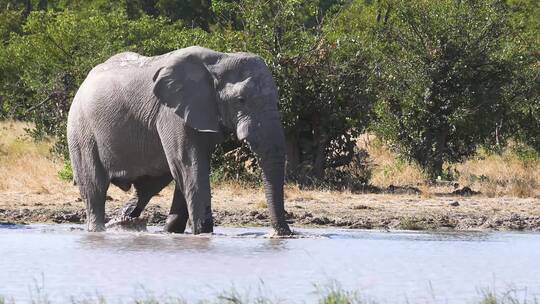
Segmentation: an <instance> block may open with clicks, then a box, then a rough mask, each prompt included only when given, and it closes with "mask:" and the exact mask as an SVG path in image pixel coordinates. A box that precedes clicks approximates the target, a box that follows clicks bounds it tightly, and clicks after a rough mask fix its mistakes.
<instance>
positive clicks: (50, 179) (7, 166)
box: [0, 121, 63, 193]
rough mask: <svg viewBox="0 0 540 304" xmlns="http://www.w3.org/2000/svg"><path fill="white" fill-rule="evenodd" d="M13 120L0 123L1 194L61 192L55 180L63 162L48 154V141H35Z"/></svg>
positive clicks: (22, 125)
mask: <svg viewBox="0 0 540 304" xmlns="http://www.w3.org/2000/svg"><path fill="white" fill-rule="evenodd" d="M31 127H32V126H31V125H30V124H28V123H23V122H16V121H3V122H0V191H15V192H20V191H22V192H27V191H30V192H35V193H50V192H51V191H52V190H53V189H61V188H63V187H62V182H61V181H60V180H59V179H58V178H56V177H57V172H58V171H59V169H60V168H61V166H62V162H60V161H59V160H58V159H55V158H54V157H52V156H51V155H50V148H51V145H52V142H51V141H50V140H47V139H45V140H42V141H40V142H36V141H34V140H33V139H32V138H31V137H30V136H28V134H27V132H26V129H28V128H31Z"/></svg>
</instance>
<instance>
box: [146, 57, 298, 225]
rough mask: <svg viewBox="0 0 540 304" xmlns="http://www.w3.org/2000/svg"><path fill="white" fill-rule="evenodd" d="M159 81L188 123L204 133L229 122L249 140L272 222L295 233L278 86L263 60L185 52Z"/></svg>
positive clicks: (157, 91) (157, 86)
mask: <svg viewBox="0 0 540 304" xmlns="http://www.w3.org/2000/svg"><path fill="white" fill-rule="evenodd" d="M203 50H204V49H203ZM154 82H155V87H154V93H155V94H156V96H158V97H159V98H160V99H161V100H163V101H164V102H165V103H167V104H168V105H169V106H172V107H174V108H175V109H176V113H178V114H179V115H180V116H181V117H182V118H183V119H184V120H185V121H186V124H187V125H189V126H191V127H192V128H194V129H196V130H198V131H200V132H218V131H219V128H220V126H223V127H225V128H226V129H229V130H231V131H234V132H235V133H236V135H237V137H238V139H239V140H246V141H247V143H248V144H249V146H250V147H251V149H252V150H253V152H254V153H255V154H256V155H257V156H258V158H259V161H260V164H261V168H262V171H263V179H264V185H265V193H266V199H267V202H268V209H269V212H270V215H271V218H272V225H273V227H274V229H275V230H276V232H277V233H278V235H289V234H291V231H290V229H289V226H288V225H287V223H286V221H285V209H284V205H283V183H284V174H285V173H284V172H285V170H284V167H285V137H284V132H283V127H282V125H281V121H280V114H279V112H278V108H277V101H278V94H277V88H276V85H275V83H274V80H273V78H272V74H271V73H270V70H269V69H268V67H267V66H266V64H265V63H264V62H263V60H262V59H261V58H259V57H257V56H255V55H251V54H246V53H236V54H221V53H215V52H211V53H205V54H204V56H202V55H199V54H189V55H183V56H179V57H178V58H175V60H174V61H173V62H172V63H171V64H170V65H169V66H166V67H164V68H162V69H160V71H158V72H157V73H156V76H154Z"/></svg>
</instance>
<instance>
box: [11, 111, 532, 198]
mask: <svg viewBox="0 0 540 304" xmlns="http://www.w3.org/2000/svg"><path fill="white" fill-rule="evenodd" d="M26 128H31V125H30V124H28V123H23V122H15V121H3V122H0V191H1V192H17V193H34V194H40V193H43V194H49V193H57V194H70V195H77V188H76V187H74V186H73V185H72V184H71V183H70V182H66V181H62V180H60V179H59V178H58V171H59V170H61V169H62V167H63V163H62V161H61V160H60V159H55V158H54V157H52V156H51V154H50V152H49V150H50V147H51V145H52V142H51V141H43V142H35V141H34V140H32V139H31V138H30V137H29V136H28V135H27V134H26V131H25V129H26ZM358 145H359V147H360V148H363V149H366V150H367V151H368V153H369V155H370V159H369V161H370V162H371V164H372V166H373V172H372V178H371V183H372V184H373V185H375V186H379V187H388V186H389V185H395V186H414V187H418V188H419V189H420V190H421V191H422V197H423V198H425V199H429V198H431V197H432V194H434V193H439V192H446V193H447V192H448V191H451V190H453V189H452V188H450V187H437V186H432V185H429V184H428V183H427V182H426V177H425V175H424V174H423V173H422V170H421V169H420V168H419V167H418V166H416V165H412V164H409V163H407V162H405V161H403V160H400V159H399V158H398V157H397V156H396V155H395V154H394V153H392V152H390V151H389V149H387V148H386V147H385V146H384V144H382V143H381V142H380V141H379V140H377V139H376V138H375V137H374V136H373V135H364V136H362V137H361V138H360V139H359V141H358ZM452 167H453V168H454V169H455V170H456V172H457V176H458V178H457V182H458V183H459V184H460V186H469V187H471V188H472V189H474V190H476V191H481V192H482V193H483V194H485V195H486V196H488V197H500V196H510V197H520V198H524V197H536V198H540V160H529V161H524V160H522V159H520V158H518V157H517V156H516V154H515V153H514V152H513V150H512V149H511V148H508V149H507V151H505V152H504V153H502V154H501V155H487V154H486V153H480V155H479V156H477V157H475V158H473V159H470V160H468V161H465V162H463V163H460V164H453V165H452ZM216 188H217V189H214V193H215V195H217V196H228V195H231V196H236V197H251V198H253V200H254V201H263V200H264V194H263V189H262V187H258V188H255V189H253V188H247V187H246V186H244V185H241V184H239V183H233V182H222V183H220V184H219V185H218V187H216ZM285 189H286V191H285V198H286V199H287V200H296V199H302V200H316V199H319V198H322V197H328V196H335V197H337V196H340V195H345V196H347V195H348V193H347V192H341V193H339V195H338V193H337V192H335V191H321V190H318V191H314V190H312V191H308V190H302V189H300V188H299V187H298V186H296V185H292V184H291V185H286V187H285ZM164 192H172V188H171V187H168V188H167V189H166V190H165V191H164ZM109 194H110V195H112V196H113V197H115V198H119V199H123V198H127V196H128V195H129V193H124V192H122V191H121V190H119V189H116V188H115V187H111V189H110V190H109ZM261 206H262V204H261Z"/></svg>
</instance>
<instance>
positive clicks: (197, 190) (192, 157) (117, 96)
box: [67, 46, 291, 235]
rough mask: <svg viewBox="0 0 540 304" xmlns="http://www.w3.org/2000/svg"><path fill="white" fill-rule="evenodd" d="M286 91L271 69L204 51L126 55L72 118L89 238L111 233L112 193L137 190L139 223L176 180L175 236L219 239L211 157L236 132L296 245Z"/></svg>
mask: <svg viewBox="0 0 540 304" xmlns="http://www.w3.org/2000/svg"><path fill="white" fill-rule="evenodd" d="M277 98H278V97H277V89H276V86H275V83H274V81H273V79H272V75H271V73H270V71H269V70H268V67H267V66H266V65H265V64H264V62H263V60H261V59H260V58H259V57H257V56H255V55H253V54H248V53H219V52H215V51H212V50H209V49H205V48H201V47H196V46H194V47H189V48H185V49H180V50H177V51H174V52H171V53H167V54H165V55H161V56H157V57H144V56H141V55H138V54H136V53H131V52H127V53H121V54H118V55H115V56H113V57H111V58H110V59H108V60H107V61H106V62H104V63H103V64H100V65H98V66H96V67H95V68H94V69H93V70H92V71H91V72H90V73H89V75H88V77H87V78H86V80H85V81H84V82H83V83H82V85H81V87H80V88H79V91H78V92H77V94H76V96H75V99H74V101H73V104H72V105H71V109H70V111H69V117H68V127H67V134H68V143H69V154H70V158H71V162H72V166H73V173H74V178H75V181H76V183H77V184H78V185H79V190H80V192H81V197H82V198H83V199H84V200H85V202H86V208H87V210H86V212H87V227H88V230H89V231H102V230H104V229H105V226H104V217H105V196H106V192H107V189H108V187H109V184H110V183H112V184H114V185H116V186H118V187H119V188H121V189H123V190H125V191H127V190H129V189H130V187H131V186H133V187H134V188H135V191H134V193H135V194H134V196H133V197H132V198H131V199H130V200H129V201H128V202H127V203H126V205H125V208H124V215H125V216H127V217H131V218H135V217H138V216H139V215H140V214H141V212H142V211H143V210H144V208H145V206H146V204H147V203H148V201H149V200H150V198H152V196H154V195H156V194H157V193H158V192H160V190H162V189H163V188H164V187H165V186H166V185H168V184H169V183H170V182H171V181H172V180H173V179H174V181H175V184H176V188H175V191H174V197H173V201H172V206H171V209H170V212H169V216H168V218H167V223H166V227H165V229H166V231H169V232H177V233H182V232H184V229H185V227H186V224H187V222H188V219H189V220H190V222H191V228H192V232H193V233H194V234H199V233H208V232H212V230H213V220H212V211H211V205H210V201H211V195H210V180H209V174H210V156H211V153H212V151H213V149H214V147H215V146H216V144H218V143H219V142H221V141H222V140H223V138H224V134H225V133H228V132H236V135H237V137H238V139H239V140H246V141H247V143H248V144H249V146H250V147H251V149H252V150H253V151H254V152H255V154H256V155H257V156H258V158H259V160H260V164H261V168H262V171H263V179H264V185H265V193H266V199H267V202H268V209H269V211H270V215H271V219H272V226H273V228H274V229H275V230H276V233H277V234H278V235H289V234H291V231H290V229H289V227H288V225H287V223H286V222H285V210H284V206H283V181H284V164H285V141H284V134H283V128H282V125H281V122H280V115H279V113H278V109H277Z"/></svg>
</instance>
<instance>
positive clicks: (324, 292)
mask: <svg viewBox="0 0 540 304" xmlns="http://www.w3.org/2000/svg"><path fill="white" fill-rule="evenodd" d="M315 287H316V294H317V295H318V296H319V299H318V300H317V301H316V302H315V303H318V304H376V303H377V302H376V301H373V300H369V299H367V298H365V297H362V296H361V295H360V292H358V291H351V290H346V289H343V288H341V287H340V286H339V284H337V283H332V284H329V285H322V286H318V285H315ZM523 294H524V292H523V290H514V289H511V290H508V291H505V292H502V293H498V292H495V291H493V290H491V289H484V290H481V291H480V295H481V298H480V299H479V300H478V302H475V301H468V302H467V303H472V304H474V303H477V304H540V302H539V301H538V299H536V298H532V299H528V298H527V296H526V295H523ZM525 294H526V293H525ZM30 296H31V301H30V303H32V304H54V302H53V301H50V300H49V299H48V297H47V295H46V294H45V293H44V292H43V289H42V288H37V289H36V290H35V292H31V294H30ZM68 299H69V302H70V303H72V304H107V301H106V300H105V298H104V297H103V296H100V295H96V296H95V297H87V298H73V297H72V298H68ZM62 302H65V300H63V301H62ZM119 303H124V304H128V303H129V304H131V303H132V304H187V303H190V302H188V301H186V300H185V299H183V298H181V297H164V298H157V297H154V296H152V295H148V296H146V297H142V298H134V299H126V300H122V301H121V302H119ZM197 303H200V304H273V303H286V302H285V301H283V300H279V299H277V300H273V299H271V298H269V297H266V296H260V295H259V296H255V297H251V296H250V295H249V294H243V293H240V292H238V291H237V290H235V289H232V290H230V291H227V292H222V293H221V294H219V295H217V296H216V297H215V298H213V299H208V300H203V301H199V302H197ZM306 303H309V302H306ZM404 303H410V304H414V303H415V302H413V301H410V300H407V301H404ZM0 304H16V303H15V302H14V301H13V300H11V299H9V298H5V297H2V296H0Z"/></svg>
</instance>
